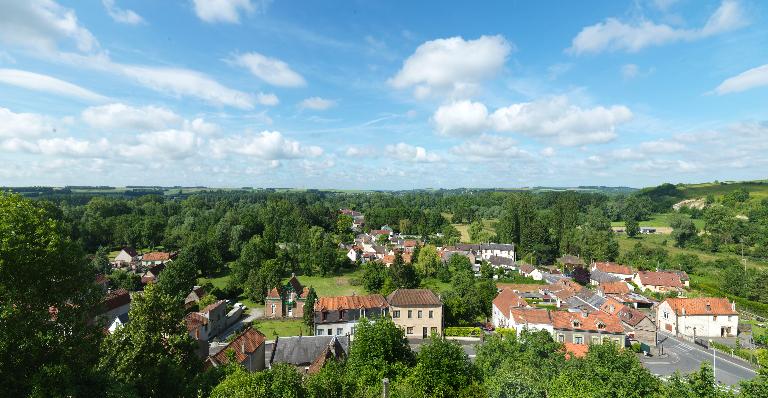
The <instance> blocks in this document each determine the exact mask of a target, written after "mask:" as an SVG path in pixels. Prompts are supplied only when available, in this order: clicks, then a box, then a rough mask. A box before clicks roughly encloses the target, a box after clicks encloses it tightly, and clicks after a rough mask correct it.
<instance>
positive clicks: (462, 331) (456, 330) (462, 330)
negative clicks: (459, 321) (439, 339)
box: [445, 326, 483, 337]
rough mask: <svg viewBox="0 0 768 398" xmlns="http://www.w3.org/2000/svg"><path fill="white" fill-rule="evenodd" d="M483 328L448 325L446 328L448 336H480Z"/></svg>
mask: <svg viewBox="0 0 768 398" xmlns="http://www.w3.org/2000/svg"><path fill="white" fill-rule="evenodd" d="M482 335H483V330H482V329H480V328H478V327H456V326H454V327H448V328H445V336H446V337H480V336H482Z"/></svg>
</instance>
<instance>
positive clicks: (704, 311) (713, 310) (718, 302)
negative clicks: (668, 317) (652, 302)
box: [665, 297, 739, 315]
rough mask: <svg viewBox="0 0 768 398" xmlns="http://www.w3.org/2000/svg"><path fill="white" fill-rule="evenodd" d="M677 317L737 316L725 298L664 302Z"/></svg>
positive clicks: (668, 300)
mask: <svg viewBox="0 0 768 398" xmlns="http://www.w3.org/2000/svg"><path fill="white" fill-rule="evenodd" d="M665 302H666V303H668V304H669V306H670V307H672V310H673V311H675V313H676V314H677V315H683V310H685V315H738V314H739V313H738V312H737V311H736V310H735V309H734V308H733V306H732V305H731V302H729V301H728V299H727V298H720V297H697V298H669V299H666V300H665Z"/></svg>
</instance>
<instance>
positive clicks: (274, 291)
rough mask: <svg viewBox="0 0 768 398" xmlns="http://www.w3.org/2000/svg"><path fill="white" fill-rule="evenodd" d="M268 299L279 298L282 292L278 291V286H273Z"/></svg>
mask: <svg viewBox="0 0 768 398" xmlns="http://www.w3.org/2000/svg"><path fill="white" fill-rule="evenodd" d="M267 298H268V299H279V298H280V292H279V291H277V288H276V287H273V288H272V290H270V291H269V294H267Z"/></svg>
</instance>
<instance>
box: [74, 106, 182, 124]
mask: <svg viewBox="0 0 768 398" xmlns="http://www.w3.org/2000/svg"><path fill="white" fill-rule="evenodd" d="M82 119H83V121H84V122H85V123H87V124H88V125H90V126H91V127H95V128H99V129H105V130H141V131H148V130H162V129H165V128H168V127H170V126H174V125H178V124H179V123H181V121H182V118H181V116H179V115H177V114H176V113H175V112H173V111H171V110H170V109H166V108H163V107H159V106H153V105H149V106H143V107H133V106H130V105H126V104H121V103H115V104H107V105H100V106H92V107H89V108H86V109H85V110H83V112H82Z"/></svg>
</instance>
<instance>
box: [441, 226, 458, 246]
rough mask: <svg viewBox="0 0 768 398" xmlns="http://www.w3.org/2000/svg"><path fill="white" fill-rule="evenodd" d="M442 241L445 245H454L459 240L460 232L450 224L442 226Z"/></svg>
mask: <svg viewBox="0 0 768 398" xmlns="http://www.w3.org/2000/svg"><path fill="white" fill-rule="evenodd" d="M442 232H443V241H444V242H445V244H446V245H455V244H457V243H459V241H461V232H459V230H458V229H456V227H454V226H453V225H451V224H445V226H443V230H442Z"/></svg>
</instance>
